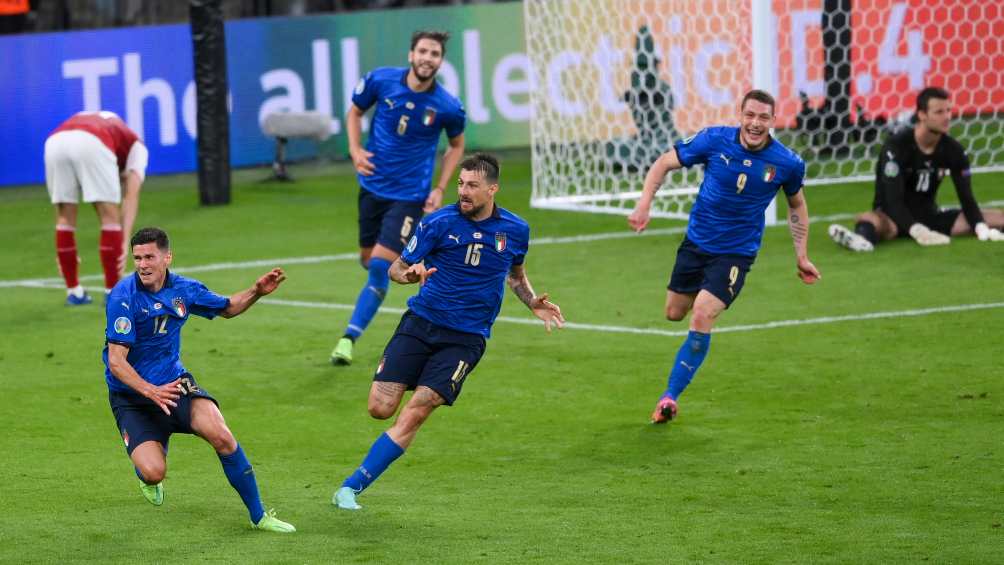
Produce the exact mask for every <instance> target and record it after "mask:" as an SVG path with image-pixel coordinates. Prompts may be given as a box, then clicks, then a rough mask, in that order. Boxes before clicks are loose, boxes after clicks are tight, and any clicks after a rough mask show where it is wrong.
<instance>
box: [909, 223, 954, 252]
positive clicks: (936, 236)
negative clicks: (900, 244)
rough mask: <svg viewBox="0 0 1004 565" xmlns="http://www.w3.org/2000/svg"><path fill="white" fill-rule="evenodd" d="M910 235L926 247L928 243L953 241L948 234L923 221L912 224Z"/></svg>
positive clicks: (941, 243)
mask: <svg viewBox="0 0 1004 565" xmlns="http://www.w3.org/2000/svg"><path fill="white" fill-rule="evenodd" d="M910 237H912V238H913V239H914V240H916V242H917V243H919V244H921V245H923V246H925V247H927V246H928V245H947V244H949V243H951V241H952V239H951V238H950V237H948V236H947V235H945V234H943V233H940V232H936V231H934V230H932V229H930V228H928V227H927V226H925V225H924V224H921V223H916V224H913V225H912V226H910Z"/></svg>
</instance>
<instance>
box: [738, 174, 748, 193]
mask: <svg viewBox="0 0 1004 565" xmlns="http://www.w3.org/2000/svg"><path fill="white" fill-rule="evenodd" d="M744 188H746V173H739V176H738V177H736V194H739V193H741V192H742V191H743V189H744Z"/></svg>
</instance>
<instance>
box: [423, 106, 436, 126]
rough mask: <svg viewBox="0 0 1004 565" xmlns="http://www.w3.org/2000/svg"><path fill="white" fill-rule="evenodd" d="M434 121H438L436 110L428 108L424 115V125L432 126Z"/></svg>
mask: <svg viewBox="0 0 1004 565" xmlns="http://www.w3.org/2000/svg"><path fill="white" fill-rule="evenodd" d="M434 121H436V109H435V108H429V107H426V108H425V112H423V113H422V125H423V126H431V125H432V122H434Z"/></svg>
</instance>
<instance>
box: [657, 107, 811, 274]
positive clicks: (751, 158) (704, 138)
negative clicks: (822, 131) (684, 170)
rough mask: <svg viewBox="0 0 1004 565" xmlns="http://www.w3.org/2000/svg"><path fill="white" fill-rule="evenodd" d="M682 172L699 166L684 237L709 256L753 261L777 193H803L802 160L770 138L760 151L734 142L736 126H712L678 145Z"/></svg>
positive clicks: (737, 138)
mask: <svg viewBox="0 0 1004 565" xmlns="http://www.w3.org/2000/svg"><path fill="white" fill-rule="evenodd" d="M675 148H676V155H677V157H679V159H680V163H682V164H683V166H685V167H692V166H694V165H698V164H702V165H704V180H702V181H701V188H700V191H699V192H698V193H697V201H696V202H694V207H693V208H692V209H691V211H690V222H689V223H688V224H687V238H688V239H689V240H690V241H693V242H694V243H695V244H697V246H698V247H700V248H701V249H702V250H704V251H705V252H707V253H711V254H714V255H746V256H750V257H752V256H755V255H756V254H757V251H759V250H760V240H761V239H762V238H763V227H764V211H765V210H766V209H767V206H769V205H770V203H771V201H773V200H774V196H775V195H776V194H777V191H778V189H780V188H783V189H784V192H785V194H787V195H789V196H792V195H794V194H796V193H797V192H798V191H799V190H801V189H802V182H803V179H804V177H805V161H803V160H802V158H801V157H799V156H798V155H796V154H795V152H794V151H792V150H791V149H788V148H787V147H785V146H784V145H782V144H781V143H780V142H779V141H777V140H775V139H770V140H769V141H768V142H767V146H766V147H764V148H763V149H760V150H759V151H749V150H747V149H746V148H745V147H743V146H742V144H741V143H740V142H739V128H738V127H712V128H706V129H703V130H701V131H700V132H699V133H698V134H697V135H695V136H693V137H690V138H687V139H684V140H683V141H678V142H677V143H676V145H675Z"/></svg>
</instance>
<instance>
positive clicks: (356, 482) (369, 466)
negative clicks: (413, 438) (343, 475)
mask: <svg viewBox="0 0 1004 565" xmlns="http://www.w3.org/2000/svg"><path fill="white" fill-rule="evenodd" d="M402 454H404V449H403V448H402V447H401V446H400V445H398V444H396V443H394V440H392V439H390V436H389V435H387V433H386V432H384V433H382V434H380V437H378V438H377V440H376V441H374V442H373V447H371V448H370V452H369V453H367V454H366V459H363V464H362V465H360V466H359V468H358V469H356V472H355V473H352V474H351V475H349V478H347V479H345V482H344V483H342V486H343V487H349V488H351V489H352V490H354V491H356V494H358V493H360V492H362V491H363V489H365V488H366V487H368V486H370V483H372V482H373V481H375V480H377V477H379V476H380V474H381V473H383V472H384V471H386V470H387V467H390V464H391V463H393V462H394V460H395V459H397V458H398V457H400V456H401V455H402Z"/></svg>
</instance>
